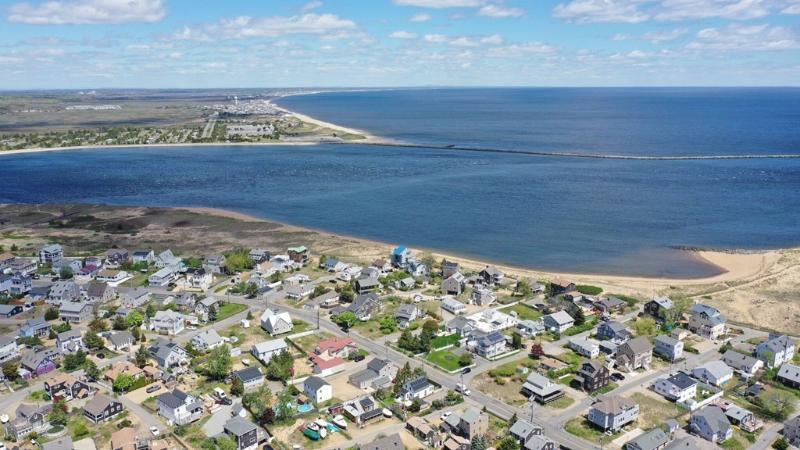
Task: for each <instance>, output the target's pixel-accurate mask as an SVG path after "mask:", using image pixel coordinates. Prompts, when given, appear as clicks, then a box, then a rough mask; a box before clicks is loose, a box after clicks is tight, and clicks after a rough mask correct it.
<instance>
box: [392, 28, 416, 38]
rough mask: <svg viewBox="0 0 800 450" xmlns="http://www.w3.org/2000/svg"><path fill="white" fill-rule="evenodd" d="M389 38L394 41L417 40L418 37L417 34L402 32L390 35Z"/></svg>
mask: <svg viewBox="0 0 800 450" xmlns="http://www.w3.org/2000/svg"><path fill="white" fill-rule="evenodd" d="M389 37H390V38H392V39H415V38H416V37H417V35H416V33H411V32H408V31H404V30H400V31H395V32H394V33H392V34H390V35H389Z"/></svg>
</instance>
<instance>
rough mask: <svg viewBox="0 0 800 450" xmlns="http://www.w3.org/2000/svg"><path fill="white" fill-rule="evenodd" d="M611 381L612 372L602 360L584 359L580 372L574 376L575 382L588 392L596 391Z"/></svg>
mask: <svg viewBox="0 0 800 450" xmlns="http://www.w3.org/2000/svg"><path fill="white" fill-rule="evenodd" d="M610 381H611V372H610V371H609V370H608V368H607V367H606V366H605V365H603V363H601V362H600V361H584V362H582V363H581V366H580V369H579V370H578V373H577V374H576V375H575V376H574V378H573V383H574V384H576V385H578V386H580V388H581V389H583V390H584V391H586V392H594V391H596V390H598V389H600V388H602V387H604V386H607V385H608V383H609V382H610Z"/></svg>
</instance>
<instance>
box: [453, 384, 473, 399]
mask: <svg viewBox="0 0 800 450" xmlns="http://www.w3.org/2000/svg"><path fill="white" fill-rule="evenodd" d="M456 392H460V393H462V394H464V395H467V396H469V394H470V390H469V388H468V387H467V385H465V384H461V383H458V384H457V385H456Z"/></svg>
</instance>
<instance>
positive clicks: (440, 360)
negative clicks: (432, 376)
mask: <svg viewBox="0 0 800 450" xmlns="http://www.w3.org/2000/svg"><path fill="white" fill-rule="evenodd" d="M425 359H427V360H428V361H429V362H431V363H433V364H435V365H437V366H439V367H441V368H442V369H444V370H446V371H448V372H451V371H453V370H457V369H459V368H461V364H459V363H458V359H459V356H458V355H456V354H455V353H453V352H451V351H449V350H434V351H432V352H430V353H428V356H426V357H425Z"/></svg>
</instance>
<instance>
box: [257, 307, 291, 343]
mask: <svg viewBox="0 0 800 450" xmlns="http://www.w3.org/2000/svg"><path fill="white" fill-rule="evenodd" d="M293 326H294V325H292V317H291V316H290V315H289V313H288V312H286V311H283V312H277V311H274V310H272V309H269V308H267V309H266V310H265V311H264V313H263V314H261V328H263V329H264V331H266V332H267V333H269V334H270V336H277V335H279V334H285V333H288V332H290V331H292V328H293Z"/></svg>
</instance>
